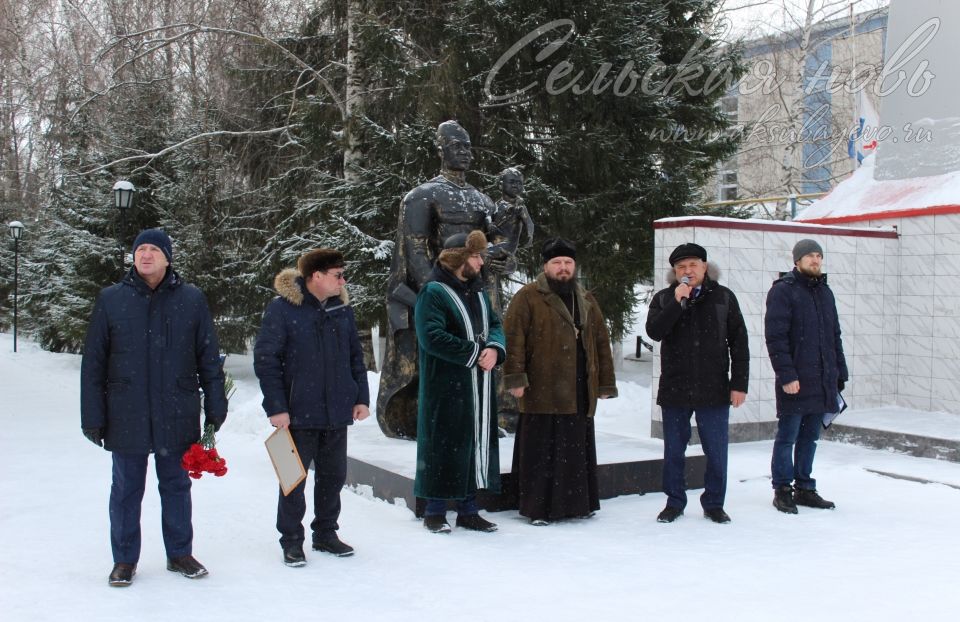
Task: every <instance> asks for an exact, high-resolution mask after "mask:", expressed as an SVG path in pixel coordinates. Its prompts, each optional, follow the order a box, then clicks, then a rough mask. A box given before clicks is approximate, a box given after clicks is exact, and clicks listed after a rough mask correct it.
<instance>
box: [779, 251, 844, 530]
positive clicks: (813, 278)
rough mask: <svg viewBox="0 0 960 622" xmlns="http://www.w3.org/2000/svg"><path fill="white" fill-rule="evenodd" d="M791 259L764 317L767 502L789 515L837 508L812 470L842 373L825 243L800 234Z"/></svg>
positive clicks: (841, 353)
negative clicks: (773, 431)
mask: <svg viewBox="0 0 960 622" xmlns="http://www.w3.org/2000/svg"><path fill="white" fill-rule="evenodd" d="M793 263H794V268H793V271H791V272H790V273H788V274H786V275H784V276H783V277H782V278H780V279H778V280H777V281H775V282H774V283H773V287H772V288H770V291H769V292H768V293H767V314H766V318H765V320H764V322H765V329H766V330H765V334H766V340H767V352H768V353H769V354H770V363H771V364H772V365H773V371H774V372H775V373H776V376H777V379H776V392H777V438H776V440H775V441H774V443H773V458H772V459H771V471H772V473H773V488H774V497H773V505H774V507H776V508H777V509H778V510H780V511H781V512H785V513H788V514H796V513H797V505H804V506H808V507H813V508H822V509H832V508H833V507H835V506H834V504H833V502H831V501H826V500H824V499H823V498H822V497H821V496H820V495H819V494H818V493H817V482H816V480H815V479H813V477H812V475H811V474H812V472H813V456H814V453H815V452H816V450H817V439H818V438H820V427H821V425H822V424H823V415H824V413H835V412H837V411H838V410H839V406H838V398H839V393H840V391H842V390H843V385H844V383H845V382H846V381H847V379H848V375H847V362H846V359H845V358H844V356H843V344H842V343H841V342H840V320H839V318H838V316H837V304H836V301H835V300H834V297H833V292H832V291H830V288H829V287H828V286H827V280H826V276H825V275H824V274H823V273H822V272H821V268H822V265H823V249H822V248H821V247H820V245H819V244H817V242H815V241H814V240H800V241H799V242H797V244H796V245H795V246H794V247H793ZM794 487H795V488H794Z"/></svg>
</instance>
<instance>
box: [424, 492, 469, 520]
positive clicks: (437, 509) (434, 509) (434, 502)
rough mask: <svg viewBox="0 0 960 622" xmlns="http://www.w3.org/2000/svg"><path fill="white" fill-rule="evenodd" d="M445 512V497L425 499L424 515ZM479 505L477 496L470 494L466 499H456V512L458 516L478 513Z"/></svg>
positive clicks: (438, 514)
mask: <svg viewBox="0 0 960 622" xmlns="http://www.w3.org/2000/svg"><path fill="white" fill-rule="evenodd" d="M446 513H447V500H446V499H427V506H426V507H425V508H424V510H423V515H424V516H443V515H445V514H446ZM479 513H480V506H479V505H477V496H476V495H470V496H469V497H467V498H466V499H458V500H457V514H458V515H460V516H470V515H471V514H479Z"/></svg>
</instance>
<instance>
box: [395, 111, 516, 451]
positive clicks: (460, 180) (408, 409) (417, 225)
mask: <svg viewBox="0 0 960 622" xmlns="http://www.w3.org/2000/svg"><path fill="white" fill-rule="evenodd" d="M436 142H437V149H438V150H439V153H440V157H441V160H442V162H443V164H442V169H441V171H440V175H438V176H437V177H434V178H433V179H431V180H430V181H428V182H426V183H423V184H421V185H419V186H417V187H416V188H414V189H413V190H411V191H410V192H409V193H407V195H406V196H405V197H404V198H403V202H402V204H401V206H400V219H399V223H398V225H397V243H396V246H394V251H393V259H392V261H391V265H390V278H389V279H388V280H387V318H388V322H389V331H388V332H387V347H386V353H385V356H384V363H383V372H382V374H381V376H380V392H379V395H378V396H377V422H378V423H379V424H380V429H381V430H383V433H384V434H386V435H387V436H389V437H392V438H414V437H415V436H416V431H417V338H416V334H415V332H414V323H413V319H412V314H413V307H414V305H415V304H416V301H417V293H418V292H419V291H420V289H421V288H422V287H423V284H424V283H426V282H427V279H428V278H430V275H431V271H432V270H433V266H434V263H436V261H437V257H438V256H439V254H440V251H441V250H443V243H444V240H446V239H447V238H449V237H450V236H452V235H455V234H458V233H462V234H468V233H470V232H471V231H473V230H475V229H480V230H482V231H484V232H485V231H486V228H487V223H488V221H489V219H490V216H491V214H493V212H494V211H495V206H494V203H493V199H491V198H490V197H489V196H487V195H486V194H484V193H482V192H480V191H479V190H477V189H476V188H474V187H473V186H471V185H470V184H468V183H467V181H466V172H467V170H469V168H470V164H471V163H472V162H473V153H472V151H471V145H470V135H469V134H467V131H466V130H465V129H463V127H461V126H460V124H459V123H457V122H456V121H445V122H444V123H441V124H440V126H439V127H438V128H437V136H436ZM508 255H509V253H508V252H507V251H506V250H503V249H501V248H499V247H498V246H494V247H492V248H490V249H489V258H490V259H491V260H492V261H491V267H493V269H494V270H496V269H497V267H498V266H500V267H502V269H507V268H508V267H509V262H507V261H505V258H506V257H507V256H508Z"/></svg>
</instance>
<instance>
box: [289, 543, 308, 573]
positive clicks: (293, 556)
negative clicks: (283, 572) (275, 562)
mask: <svg viewBox="0 0 960 622" xmlns="http://www.w3.org/2000/svg"><path fill="white" fill-rule="evenodd" d="M283 563H284V564H285V565H287V566H290V567H291V568H299V567H300V566H306V565H307V558H306V556H304V554H303V547H302V546H300V545H299V544H291V545H290V546H287V547H284V549H283Z"/></svg>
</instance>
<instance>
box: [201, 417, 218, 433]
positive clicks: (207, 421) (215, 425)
mask: <svg viewBox="0 0 960 622" xmlns="http://www.w3.org/2000/svg"><path fill="white" fill-rule="evenodd" d="M208 425H212V426H213V431H214V432H219V431H220V426H222V425H223V419H211V418H210V417H207V418H206V419H204V420H203V427H204V428H206V427H207V426H208Z"/></svg>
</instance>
